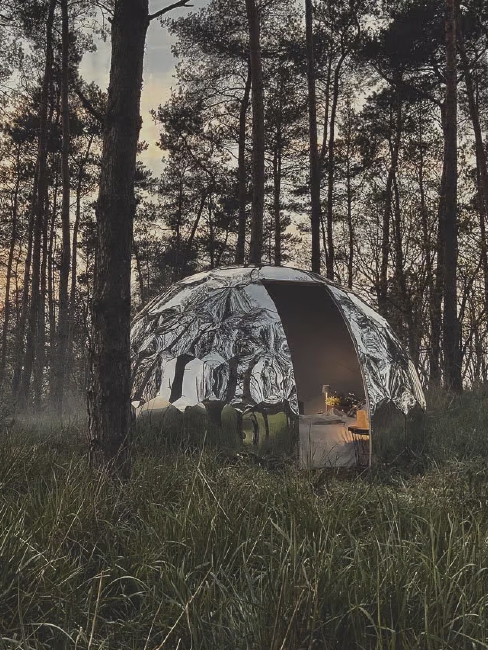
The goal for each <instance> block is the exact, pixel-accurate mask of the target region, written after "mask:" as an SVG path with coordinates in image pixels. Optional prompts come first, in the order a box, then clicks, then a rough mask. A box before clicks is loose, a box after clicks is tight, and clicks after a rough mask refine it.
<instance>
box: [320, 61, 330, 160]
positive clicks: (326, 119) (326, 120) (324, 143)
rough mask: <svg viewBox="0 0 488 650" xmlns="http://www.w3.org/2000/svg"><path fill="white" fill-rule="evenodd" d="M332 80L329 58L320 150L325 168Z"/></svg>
mask: <svg viewBox="0 0 488 650" xmlns="http://www.w3.org/2000/svg"><path fill="white" fill-rule="evenodd" d="M331 79H332V57H331V56H329V61H328V64H327V78H326V80H325V101H324V132H323V133H322V146H321V148H320V156H319V166H320V169H322V168H323V166H324V162H325V156H326V155H327V145H328V134H329V102H330V80H331Z"/></svg>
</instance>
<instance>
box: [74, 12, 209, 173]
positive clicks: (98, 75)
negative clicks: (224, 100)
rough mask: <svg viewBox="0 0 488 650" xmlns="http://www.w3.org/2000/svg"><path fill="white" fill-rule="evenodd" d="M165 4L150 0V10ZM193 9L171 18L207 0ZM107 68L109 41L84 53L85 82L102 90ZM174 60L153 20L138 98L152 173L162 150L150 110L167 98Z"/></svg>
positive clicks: (163, 30)
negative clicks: (92, 50) (93, 83)
mask: <svg viewBox="0 0 488 650" xmlns="http://www.w3.org/2000/svg"><path fill="white" fill-rule="evenodd" d="M166 4H168V2H162V1H161V0H152V1H151V3H150V11H151V12H155V11H157V10H159V9H162V8H163V7H164V6H165V5H166ZM191 4H192V5H193V8H192V9H178V10H175V11H173V12H172V13H171V14H170V15H171V17H172V18H173V17H174V18H176V17H178V16H182V15H185V14H188V13H189V12H190V11H196V10H197V9H198V8H199V7H202V6H203V5H204V4H206V0H193V1H192V2H191ZM109 69H110V42H109V41H107V42H106V43H104V42H103V41H98V42H97V51H96V52H92V53H89V54H86V55H85V57H84V58H83V61H82V64H81V74H82V75H83V77H84V79H86V80H87V81H88V82H89V81H95V82H96V83H97V84H98V85H99V86H100V87H101V88H103V89H106V88H107V86H108V75H109ZM174 71H175V60H174V58H173V56H172V54H171V39H170V37H169V34H168V31H167V30H166V28H164V27H161V24H160V22H159V21H157V20H155V21H152V22H151V24H150V26H149V30H148V34H147V40H146V56H145V59H144V84H143V88H142V97H141V115H142V120H143V122H142V129H141V140H145V141H146V142H147V143H148V144H149V148H148V150H147V151H145V152H144V153H143V154H142V155H141V160H142V161H143V162H144V163H145V164H146V165H147V166H148V167H150V169H152V170H153V171H154V172H155V173H158V172H159V168H160V160H161V151H160V149H158V147H157V146H156V142H157V140H158V134H159V129H158V127H157V125H156V124H155V123H154V121H153V120H152V118H151V115H150V111H151V110H152V109H156V108H157V107H158V106H159V104H162V103H163V102H164V101H165V100H166V99H168V97H169V94H170V89H171V85H172V84H173V85H174V77H173V75H174Z"/></svg>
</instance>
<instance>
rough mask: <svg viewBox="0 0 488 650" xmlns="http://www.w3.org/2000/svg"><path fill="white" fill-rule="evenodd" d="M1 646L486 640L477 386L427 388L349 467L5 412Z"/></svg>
mask: <svg viewBox="0 0 488 650" xmlns="http://www.w3.org/2000/svg"><path fill="white" fill-rule="evenodd" d="M1 427H2V429H3V430H2V432H1V439H0V650H3V649H13V648H22V649H25V650H28V649H34V648H36V649H39V648H49V649H51V648H54V649H56V648H70V649H71V648H79V649H80V650H85V649H86V650H88V649H92V650H95V649H101V648H114V649H126V648H127V649H128V648H133V649H138V650H156V649H162V648H171V649H177V648H178V649H179V650H186V649H189V648H193V649H195V650H200V649H202V650H203V649H207V648H208V649H209V650H210V649H212V650H217V649H218V650H220V649H222V650H224V649H225V650H233V649H242V650H244V649H247V648H249V649H256V650H258V649H259V650H284V649H289V650H302V649H303V650H312V649H314V650H317V649H322V648H323V649H324V650H325V649H332V648H335V649H340V650H355V649H356V648H357V649H359V648H361V649H371V650H372V649H392V650H393V649H395V650H400V649H405V650H406V649H409V650H412V649H415V648H419V649H420V648H422V649H425V650H441V649H442V650H447V649H450V648H452V649H453V650H461V649H468V648H469V649H470V650H474V649H478V648H488V393H486V392H485V393H482V392H467V393H465V395H463V396H461V397H452V396H448V395H445V394H437V395H432V396H430V399H429V412H428V416H427V426H426V431H425V437H423V438H422V444H421V445H420V447H419V448H418V449H416V450H410V451H409V452H408V453H403V454H401V453H400V454H397V455H394V456H393V457H392V458H393V460H390V461H389V462H386V461H385V462H378V463H377V466H376V468H375V469H374V470H373V471H371V472H366V473H363V474H362V475H357V474H348V475H347V476H346V477H345V476H343V475H335V474H331V473H323V472H305V471H301V472H300V471H298V470H296V469H295V468H293V467H291V466H279V467H274V468H273V469H266V468H264V467H261V466H259V465H258V464H256V463H255V462H253V461H251V460H250V459H246V458H237V457H235V456H231V455H228V454H227V455H225V456H224V455H218V454H217V453H215V452H212V451H208V452H204V453H199V452H193V453H186V454H184V453H169V452H167V453H165V454H159V453H157V451H156V450H152V449H151V448H147V446H146V447H145V448H144V447H141V448H140V449H139V452H138V454H137V459H136V462H135V467H134V473H133V477H132V479H131V480H130V481H128V482H126V483H121V482H118V481H116V480H113V479H110V478H107V477H106V476H103V475H97V474H95V472H94V471H92V470H91V469H90V467H89V465H88V460H87V455H86V452H85V449H86V444H85V441H84V425H83V423H81V422H80V423H77V422H76V421H73V422H71V423H70V424H69V425H65V426H64V427H60V426H59V427H56V426H55V425H50V426H49V427H48V428H46V427H44V428H43V427H41V426H40V424H39V422H37V423H35V422H31V423H30V424H29V423H27V422H25V421H24V423H23V424H19V423H15V422H13V421H10V422H9V420H8V419H7V418H4V420H3V424H2V425H1Z"/></svg>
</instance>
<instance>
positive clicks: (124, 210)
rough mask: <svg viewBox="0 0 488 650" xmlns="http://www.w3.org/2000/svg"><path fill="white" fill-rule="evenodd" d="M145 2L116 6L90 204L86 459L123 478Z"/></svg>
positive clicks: (128, 421)
mask: <svg viewBox="0 0 488 650" xmlns="http://www.w3.org/2000/svg"><path fill="white" fill-rule="evenodd" d="M148 24H149V21H148V0H118V2H116V3H115V11H114V15H113V20H112V57H111V68H110V82H109V87H108V98H107V110H106V115H105V122H104V133H103V152H102V163H101V174H100V184H99V194H98V201H97V210H96V213H97V234H98V239H97V242H98V246H97V253H96V269H95V275H94V285H93V299H92V320H93V332H92V384H91V386H90V390H89V416H90V436H91V454H92V459H93V460H94V461H95V462H96V463H97V465H98V466H101V467H108V468H109V469H112V470H118V471H119V473H120V474H121V475H122V476H124V475H127V474H128V473H129V472H130V453H129V451H130V450H129V432H130V424H131V406H130V388H131V386H130V305H131V296H130V275H131V248H132V229H133V218H134V212H135V198H134V178H135V170H136V156H137V142H138V138H139V130H140V127H141V118H140V99H141V88H142V70H143V61H144V44H145V40H146V32H147V27H148Z"/></svg>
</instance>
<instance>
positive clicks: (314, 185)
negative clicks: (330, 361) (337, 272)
mask: <svg viewBox="0 0 488 650" xmlns="http://www.w3.org/2000/svg"><path fill="white" fill-rule="evenodd" d="M305 26H306V39H307V84H308V122H309V144H310V201H311V208H312V212H311V216H310V226H311V234H312V259H311V267H312V271H313V272H314V273H320V222H321V220H322V210H321V206H320V168H319V154H318V150H317V99H316V93H315V57H314V45H313V21H312V0H305Z"/></svg>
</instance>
